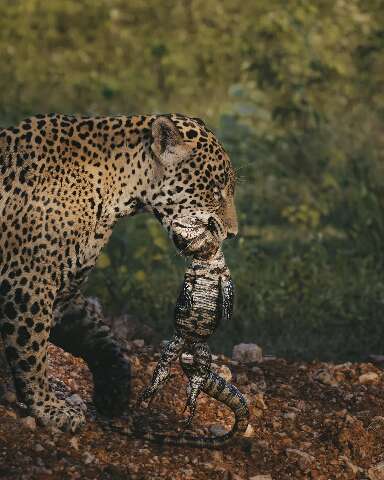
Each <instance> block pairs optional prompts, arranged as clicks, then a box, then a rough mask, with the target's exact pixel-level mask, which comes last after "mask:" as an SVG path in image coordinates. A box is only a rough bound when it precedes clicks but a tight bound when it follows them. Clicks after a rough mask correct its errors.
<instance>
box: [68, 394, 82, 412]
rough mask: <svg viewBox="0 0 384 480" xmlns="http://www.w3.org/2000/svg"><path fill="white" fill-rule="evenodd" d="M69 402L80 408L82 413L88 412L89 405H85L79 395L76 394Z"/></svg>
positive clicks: (69, 398)
mask: <svg viewBox="0 0 384 480" xmlns="http://www.w3.org/2000/svg"><path fill="white" fill-rule="evenodd" d="M67 400H68V402H69V403H70V404H71V405H73V406H74V407H77V408H79V409H80V410H81V411H82V412H86V411H87V405H86V404H85V402H84V400H83V399H82V398H81V397H80V395H78V394H77V393H74V394H73V395H71V396H70V397H68V398H67Z"/></svg>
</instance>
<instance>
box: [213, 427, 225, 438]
mask: <svg viewBox="0 0 384 480" xmlns="http://www.w3.org/2000/svg"><path fill="white" fill-rule="evenodd" d="M209 431H210V432H211V433H212V434H213V435H215V437H216V436H217V437H220V436H221V435H225V434H226V433H227V430H226V429H225V428H224V427H223V426H222V425H211V426H210V427H209Z"/></svg>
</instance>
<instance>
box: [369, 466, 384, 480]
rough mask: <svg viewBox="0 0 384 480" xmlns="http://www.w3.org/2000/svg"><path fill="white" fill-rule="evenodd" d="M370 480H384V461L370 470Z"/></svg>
mask: <svg viewBox="0 0 384 480" xmlns="http://www.w3.org/2000/svg"><path fill="white" fill-rule="evenodd" d="M368 477H369V480H384V462H380V463H378V464H377V465H375V466H374V467H372V468H370V469H369V470H368Z"/></svg>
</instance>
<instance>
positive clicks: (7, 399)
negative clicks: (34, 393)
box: [1, 390, 17, 403]
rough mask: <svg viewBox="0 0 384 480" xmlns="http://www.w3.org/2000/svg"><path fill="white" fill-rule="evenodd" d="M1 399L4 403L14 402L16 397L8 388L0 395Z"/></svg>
mask: <svg viewBox="0 0 384 480" xmlns="http://www.w3.org/2000/svg"><path fill="white" fill-rule="evenodd" d="M1 401H3V402H5V403H16V402H17V397H16V394H15V393H14V392H11V391H10V390H7V391H6V392H5V393H4V395H2V397H1Z"/></svg>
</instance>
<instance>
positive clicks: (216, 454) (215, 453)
mask: <svg viewBox="0 0 384 480" xmlns="http://www.w3.org/2000/svg"><path fill="white" fill-rule="evenodd" d="M212 461H214V462H218V463H223V452H221V451H220V450H212Z"/></svg>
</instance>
